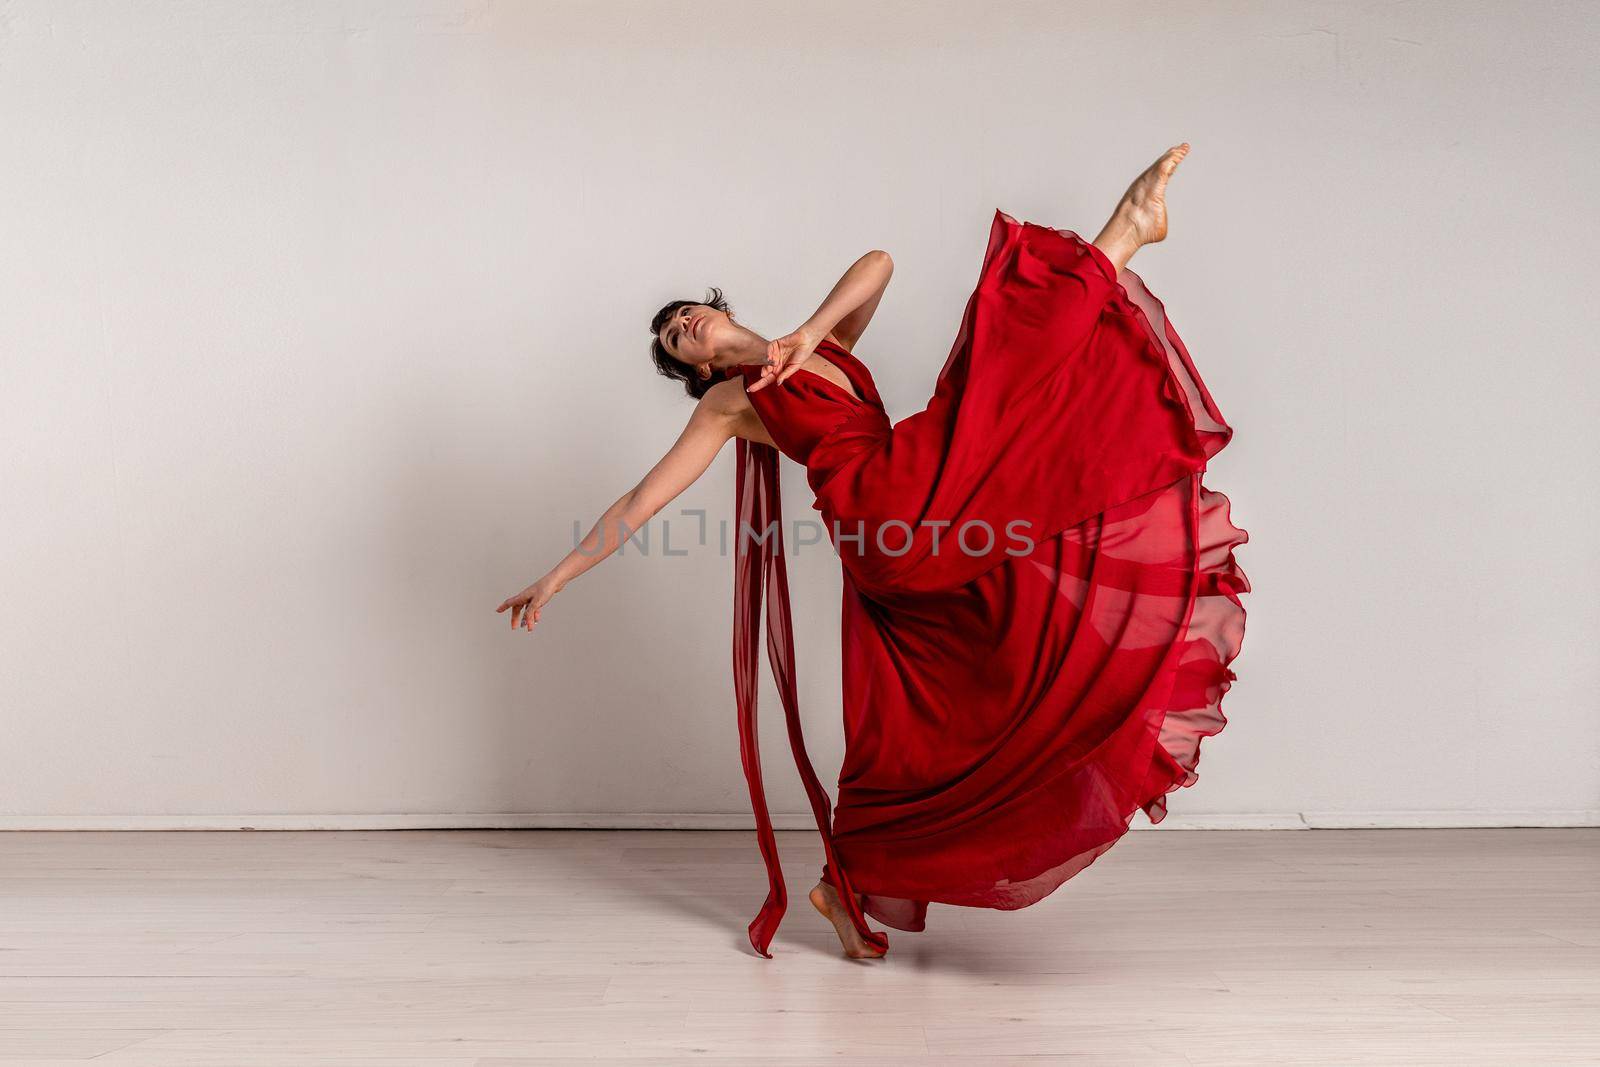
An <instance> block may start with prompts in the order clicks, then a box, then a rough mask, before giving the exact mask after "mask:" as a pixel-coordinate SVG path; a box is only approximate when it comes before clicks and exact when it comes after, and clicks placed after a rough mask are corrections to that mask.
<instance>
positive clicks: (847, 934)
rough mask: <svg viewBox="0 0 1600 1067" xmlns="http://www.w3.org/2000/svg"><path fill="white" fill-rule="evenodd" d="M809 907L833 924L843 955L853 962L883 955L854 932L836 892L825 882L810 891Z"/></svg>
mask: <svg viewBox="0 0 1600 1067" xmlns="http://www.w3.org/2000/svg"><path fill="white" fill-rule="evenodd" d="M811 906H812V907H814V908H816V909H817V910H818V911H819V912H821V913H822V917H823V918H824V919H827V920H828V921H829V922H831V923H833V928H834V929H835V930H837V931H838V933H839V941H840V942H841V943H842V944H843V945H844V954H845V955H846V956H849V957H850V958H851V959H853V960H871V959H877V958H878V957H879V956H882V955H883V950H882V949H880V948H876V947H874V946H872V945H869V944H867V942H866V941H865V940H863V939H862V937H861V934H860V933H859V932H858V931H857V930H856V925H855V923H853V922H851V921H850V913H849V912H848V911H846V910H845V906H844V901H842V900H840V899H839V892H838V890H836V889H834V888H833V886H831V885H829V884H828V883H827V882H818V883H817V884H816V888H814V889H812V890H811Z"/></svg>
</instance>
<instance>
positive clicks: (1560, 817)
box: [0, 810, 1600, 831]
mask: <svg viewBox="0 0 1600 1067" xmlns="http://www.w3.org/2000/svg"><path fill="white" fill-rule="evenodd" d="M772 824H773V826H775V827H776V828H777V829H779V830H815V829H816V824H815V823H814V822H812V819H811V816H810V814H808V813H803V812H800V813H782V814H774V815H773V817H772ZM1583 826H1600V810H1588V811H1583V810H1579V811H1360V812H1350V811H1337V812H1239V813H1232V814H1206V815H1178V814H1176V813H1171V814H1169V815H1168V816H1167V817H1166V819H1164V820H1163V821H1162V822H1161V824H1160V825H1159V826H1152V825H1151V824H1150V822H1149V820H1147V819H1146V818H1145V817H1144V816H1143V815H1135V816H1134V821H1133V827H1132V828H1133V829H1135V830H1376V829H1465V828H1470V827H1583ZM754 829H755V821H754V819H753V818H752V817H751V816H750V815H749V813H747V812H704V813H700V812H660V813H656V812H505V813H500V812H483V813H466V814H431V813H422V814H395V815H386V814H359V813H358V814H310V815H259V814H243V815H227V814H223V815H0V831H17V830H109V831H122V830H752V831H753V830H754Z"/></svg>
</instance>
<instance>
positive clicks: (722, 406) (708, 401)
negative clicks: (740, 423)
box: [699, 378, 750, 418]
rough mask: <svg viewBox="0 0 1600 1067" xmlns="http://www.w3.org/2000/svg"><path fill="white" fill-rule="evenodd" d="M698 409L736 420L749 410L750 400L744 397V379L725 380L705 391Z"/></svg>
mask: <svg viewBox="0 0 1600 1067" xmlns="http://www.w3.org/2000/svg"><path fill="white" fill-rule="evenodd" d="M699 407H700V408H701V409H702V410H704V411H706V412H708V413H710V414H714V415H721V416H724V417H727V418H736V417H738V416H740V415H742V414H744V413H745V412H747V411H749V410H750V398H749V397H748V396H746V395H745V391H744V379H742V378H726V379H724V380H723V381H720V382H718V383H717V384H716V385H713V386H712V387H711V388H710V389H707V390H706V391H705V395H704V396H702V397H701V398H700V404H699Z"/></svg>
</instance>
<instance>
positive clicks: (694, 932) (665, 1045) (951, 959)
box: [0, 830, 1600, 1067]
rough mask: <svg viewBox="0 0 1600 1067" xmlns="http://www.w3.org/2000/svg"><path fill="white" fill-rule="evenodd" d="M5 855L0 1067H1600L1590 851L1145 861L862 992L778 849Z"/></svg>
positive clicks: (1415, 851)
mask: <svg viewBox="0 0 1600 1067" xmlns="http://www.w3.org/2000/svg"><path fill="white" fill-rule="evenodd" d="M779 837H780V841H781V844H782V847H783V854H784V859H785V860H786V861H787V863H786V871H787V873H788V875H789V877H790V888H791V901H790V911H789V915H788V917H787V919H786V920H785V923H784V926H783V929H782V930H781V931H780V932H779V935H778V938H777V940H776V942H775V943H774V945H773V951H774V953H775V955H776V958H775V959H772V960H763V959H760V958H758V957H756V956H755V955H754V954H753V953H751V951H750V949H749V947H748V944H747V943H746V941H745V933H744V924H745V923H746V922H747V921H748V920H749V918H750V916H751V915H752V914H753V913H754V911H755V909H756V907H757V906H758V905H759V903H760V900H761V895H762V889H763V886H764V884H765V883H764V879H763V876H762V868H761V860H760V855H759V853H758V852H757V850H756V844H755V837H754V834H753V833H750V832H662V831H621V832H619V831H521V832H485V831H458V832H435V831H420V832H418V831H410V832H389V833H382V832H376V833H123V834H106V833H11V834H0V1060H3V1061H7V1067H10V1062H11V1061H18V1062H22V1063H34V1064H68V1063H81V1062H82V1061H84V1060H87V1059H95V1061H96V1062H97V1063H103V1064H114V1065H127V1064H140V1065H156V1064H159V1065H162V1067H166V1065H184V1064H205V1065H207V1067H228V1065H233V1064H238V1065H251V1067H266V1065H273V1067H276V1065H279V1064H293V1065H304V1064H317V1063H328V1064H339V1065H342V1067H357V1065H361V1064H417V1065H427V1067H468V1065H477V1067H490V1065H494V1067H512V1065H515V1064H529V1063H549V1062H552V1061H555V1062H560V1061H568V1062H570V1061H579V1060H583V1061H591V1062H592V1060H593V1059H596V1058H598V1059H611V1060H615V1061H619V1062H620V1061H625V1060H626V1061H631V1062H658V1063H659V1062H673V1061H678V1060H681V1061H683V1062H689V1061H703V1060H706V1059H722V1060H723V1061H725V1062H754V1061H765V1060H768V1059H775V1058H780V1057H783V1058H790V1059H792V1060H793V1061H794V1062H808V1061H821V1060H826V1061H828V1062H830V1063H841V1064H873V1065H884V1064H911V1063H925V1062H937V1063H984V1064H991V1063H1028V1064H1038V1063H1083V1062H1098V1063H1105V1064H1116V1065H1125V1064H1217V1065H1224V1064H1225V1065H1230V1067H1231V1065H1238V1064H1285V1063H1314V1064H1334V1063H1362V1064H1368V1063H1404V1064H1459V1063H1484V1064H1555V1063H1584V1064H1595V1063H1600V830H1314V831H1301V832H1263V831H1254V832H1252V831H1228V832H1221V831H1211V832H1146V833H1135V834H1132V835H1130V836H1128V837H1127V838H1125V839H1124V840H1123V841H1122V842H1121V843H1119V844H1118V845H1117V846H1116V847H1115V848H1113V849H1112V850H1111V852H1109V853H1108V854H1106V855H1105V856H1104V857H1102V858H1101V859H1100V860H1099V861H1098V862H1097V863H1096V864H1095V865H1094V866H1093V867H1091V868H1090V869H1089V870H1087V871H1085V872H1084V873H1083V874H1081V875H1079V876H1078V877H1077V878H1076V879H1073V880H1072V881H1070V882H1068V883H1067V884H1066V885H1065V886H1063V887H1062V888H1061V889H1060V890H1058V891H1057V892H1056V894H1055V895H1054V896H1052V897H1050V898H1049V899H1047V900H1046V901H1044V902H1043V903H1041V904H1039V905H1036V906H1035V907H1033V908H1029V909H1025V910H1023V911H1020V912H1011V913H1001V912H988V911H976V910H969V909H962V908H951V907H946V906H942V905H934V906H933V907H932V908H930V909H929V916H928V919H929V928H928V930H926V931H925V932H923V933H920V934H908V933H903V932H899V931H890V940H891V948H890V954H889V956H888V958H886V959H884V960H880V961H871V962H865V963H852V962H849V961H846V960H844V959H843V958H841V957H839V956H838V955H837V952H838V943H837V941H836V939H835V938H834V935H833V932H832V930H831V929H830V928H828V927H826V926H824V925H823V923H822V920H821V919H820V917H818V916H816V915H815V914H814V913H813V912H811V911H810V908H809V905H808V904H807V903H806V901H805V897H804V892H805V890H806V889H808V888H809V887H810V885H811V884H813V882H814V881H815V872H816V869H817V867H818V865H819V864H820V859H821V856H820V849H819V846H818V845H817V841H816V837H815V835H814V834H805V833H798V832H795V833H784V834H780V835H779Z"/></svg>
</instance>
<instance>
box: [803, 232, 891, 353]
mask: <svg viewBox="0 0 1600 1067" xmlns="http://www.w3.org/2000/svg"><path fill="white" fill-rule="evenodd" d="M893 275H894V260H892V259H890V258H889V253H887V252H885V251H884V250H883V249H881V248H874V249H873V250H872V251H870V252H868V253H867V254H866V255H864V256H862V257H861V258H860V259H858V260H856V261H855V262H854V263H852V264H851V265H850V269H849V270H847V271H845V273H844V277H842V278H840V279H839V283H838V284H837V285H835V286H834V287H833V291H832V292H830V293H829V294H828V296H827V298H826V299H824V300H823V301H822V306H821V307H819V308H817V312H816V314H814V315H812V316H811V318H810V319H809V320H807V322H806V325H807V326H808V327H810V328H811V329H812V330H813V331H815V332H816V333H817V335H818V336H819V337H822V336H826V335H827V334H829V333H832V334H833V337H834V340H836V341H838V342H839V345H840V346H841V347H843V348H847V349H854V348H855V346H856V342H857V341H859V340H861V335H862V334H864V333H866V332H867V324H868V323H869V322H871V321H872V314H873V312H875V311H877V310H878V302H879V301H881V300H882V299H883V291H884V290H885V289H887V288H888V287H889V279H890V278H891V277H892V276H893Z"/></svg>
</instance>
